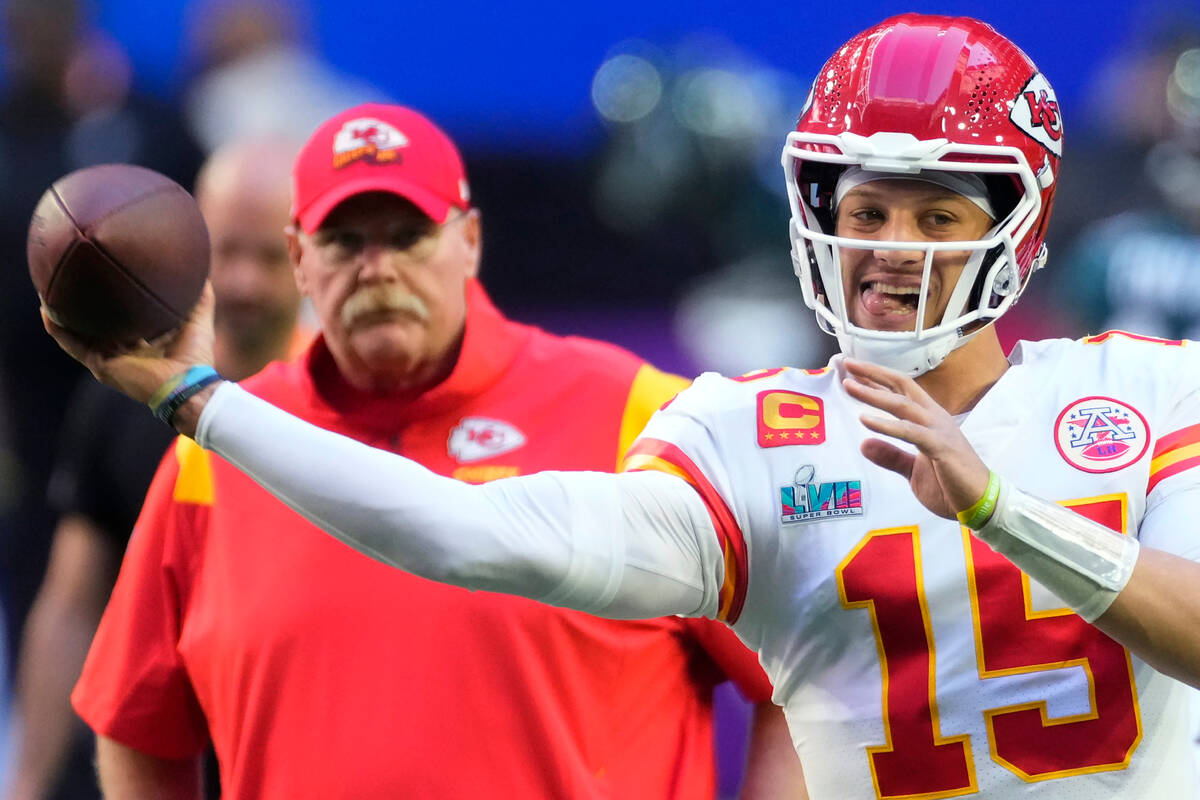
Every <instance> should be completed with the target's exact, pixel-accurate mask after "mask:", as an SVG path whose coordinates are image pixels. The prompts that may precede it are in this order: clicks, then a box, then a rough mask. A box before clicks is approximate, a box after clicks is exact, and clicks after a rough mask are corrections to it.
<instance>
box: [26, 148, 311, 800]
mask: <svg viewBox="0 0 1200 800" xmlns="http://www.w3.org/2000/svg"><path fill="white" fill-rule="evenodd" d="M297 149H298V148H297V147H296V146H293V145H290V144H287V143H284V142H278V141H268V140H259V141H250V142H240V143H234V144H231V145H227V146H226V147H224V148H222V149H220V150H218V151H217V152H215V153H214V154H213V155H212V156H211V157H210V158H209V160H208V161H207V162H206V163H205V165H204V167H203V168H202V169H201V171H200V174H199V175H198V176H197V179H196V200H197V202H198V203H199V205H200V210H201V211H202V212H203V214H204V219H205V221H206V222H207V223H208V229H209V235H210V238H211V240H212V263H211V279H212V283H213V288H214V290H215V293H216V300H217V309H216V339H215V347H214V350H215V356H216V362H217V364H218V365H219V369H220V370H221V371H222V373H223V374H226V375H229V376H231V377H233V378H235V379H241V378H244V377H248V376H250V375H252V374H254V373H255V372H258V371H259V370H260V369H262V368H263V367H264V366H266V364H267V363H268V362H270V361H272V360H274V359H277V358H283V357H286V356H288V355H289V354H291V353H294V352H298V351H299V349H300V348H301V347H302V346H303V345H304V344H305V342H306V341H307V336H306V332H305V330H304V329H303V328H301V327H298V326H297V317H298V314H299V308H300V295H299V292H298V291H297V289H296V283H295V280H294V279H293V277H292V270H291V265H290V263H289V261H288V253H287V244H286V240H285V238H284V235H283V230H284V227H285V226H286V225H287V223H288V221H289V218H290V210H289V209H290V205H291V201H290V194H291V177H290V176H291V165H292V161H293V159H294V157H295V154H296V150H297ZM66 419H67V422H66V427H65V429H64V430H63V432H62V435H61V442H60V447H59V453H58V457H57V460H56V464H55V469H54V473H53V476H52V479H51V484H50V498H49V500H50V503H51V505H52V506H53V508H54V511H55V513H56V514H58V517H59V522H58V526H57V528H56V530H55V533H54V541H53V544H52V547H51V553H50V564H49V567H48V569H47V571H46V577H45V579H44V580H43V583H42V587H41V589H40V591H39V593H38V597H37V599H36V600H35V602H34V605H33V608H32V610H31V611H30V615H29V620H28V622H27V624H26V628H25V635H24V639H23V641H22V646H21V651H20V654H19V662H18V663H19V666H18V672H17V704H18V714H19V717H20V719H23V720H24V721H25V723H24V724H20V723H18V725H19V727H20V731H19V735H18V737H17V744H16V750H17V752H16V762H15V764H14V767H13V770H12V775H11V778H10V780H9V782H8V786H7V787H6V793H5V795H4V797H5V800H43V799H45V798H56V797H61V798H71V799H72V800H86V798H88V797H93V798H98V797H99V790H98V789H97V788H96V781H95V777H94V774H93V771H92V768H91V766H90V763H89V762H90V758H88V757H87V756H86V748H87V747H89V746H90V742H91V736H90V732H89V731H87V729H86V728H85V727H83V726H82V725H80V724H79V722H78V719H77V718H76V716H75V712H74V711H73V710H72V709H71V706H70V702H69V699H68V695H69V694H70V691H71V687H72V686H73V685H74V683H75V681H76V679H78V677H79V672H80V670H81V669H82V667H83V661H84V658H85V656H86V655H87V649H88V645H89V643H90V642H91V639H92V636H93V635H94V634H95V631H96V625H97V624H98V622H99V619H100V614H101V612H103V610H104V605H105V603H106V602H107V600H108V595H109V592H110V591H111V590H112V586H113V582H114V581H115V579H116V573H117V568H118V566H119V565H120V561H121V556H122V555H123V553H124V551H125V545H126V543H127V542H128V539H129V534H130V531H132V529H133V523H134V521H135V520H136V519H137V514H138V511H139V509H140V508H141V503H142V499H143V497H144V496H145V493H146V489H147V487H148V486H149V485H150V479H151V478H152V477H153V475H154V470H155V468H156V467H157V466H158V462H159V460H160V459H161V457H162V454H163V452H164V451H165V450H166V448H167V446H168V444H169V443H170V441H171V439H172V438H173V434H172V432H171V431H170V430H169V429H167V428H165V427H164V426H162V425H159V424H158V423H157V422H155V420H153V419H151V418H149V417H148V416H147V414H146V410H145V408H142V407H141V406H138V405H137V404H134V403H132V402H130V401H128V400H126V399H125V398H124V397H122V396H120V395H118V394H116V393H115V392H112V391H110V390H108V389H105V388H103V387H101V386H100V385H99V384H97V383H96V382H95V381H93V380H91V378H90V376H89V377H88V378H87V379H86V380H84V381H83V382H82V384H81V385H80V388H79V390H78V392H77V393H76V396H75V398H74V400H73V401H72V405H71V407H70V409H69V410H68V413H67V418H66ZM77 734H78V735H77ZM56 787H57V788H56Z"/></svg>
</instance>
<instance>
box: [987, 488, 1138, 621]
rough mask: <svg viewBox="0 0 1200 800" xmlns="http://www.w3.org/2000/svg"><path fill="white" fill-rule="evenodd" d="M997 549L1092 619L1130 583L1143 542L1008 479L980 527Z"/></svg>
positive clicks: (988, 542)
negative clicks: (1140, 544)
mask: <svg viewBox="0 0 1200 800" xmlns="http://www.w3.org/2000/svg"><path fill="white" fill-rule="evenodd" d="M975 535H976V536H978V537H979V538H980V539H982V540H983V541H984V542H985V543H987V544H988V546H990V547H991V548H992V549H993V550H995V551H996V552H997V553H1000V554H1001V555H1002V556H1005V557H1006V558H1008V560H1009V561H1011V562H1013V563H1014V564H1016V565H1017V566H1018V567H1020V568H1021V569H1022V570H1024V571H1025V572H1026V573H1027V574H1028V575H1029V576H1030V577H1031V578H1034V579H1036V580H1037V581H1038V582H1039V583H1041V584H1042V585H1043V586H1045V587H1046V588H1047V589H1049V590H1050V591H1051V592H1053V593H1054V594H1055V595H1057V596H1058V597H1059V598H1060V599H1062V600H1063V601H1064V602H1065V603H1066V604H1067V605H1068V606H1070V607H1071V608H1072V609H1073V610H1074V611H1075V613H1077V614H1079V616H1081V617H1083V618H1084V619H1085V620H1087V621H1088V622H1095V621H1096V620H1097V619H1099V617H1100V615H1102V614H1103V613H1104V612H1105V611H1107V610H1108V607H1109V606H1110V605H1112V602H1113V600H1115V599H1116V597H1117V594H1118V593H1119V592H1120V591H1121V590H1122V589H1124V588H1125V584H1126V583H1128V582H1129V577H1130V575H1132V574H1133V566H1134V564H1135V563H1137V557H1138V551H1139V544H1138V540H1137V539H1135V538H1134V537H1132V536H1122V535H1121V534H1119V533H1117V532H1116V531H1113V530H1110V529H1108V528H1106V527H1105V526H1103V525H1101V524H1100V523H1098V522H1093V521H1092V520H1090V519H1088V518H1087V517H1084V516H1082V515H1080V514H1076V513H1075V512H1074V511H1071V510H1070V509H1069V508H1064V507H1062V506H1060V505H1058V504H1057V503H1051V502H1050V501H1048V500H1042V499H1041V498H1038V497H1034V496H1033V495H1030V494H1026V493H1025V492H1022V491H1021V490H1020V489H1018V488H1016V487H1015V486H1010V485H1009V484H1008V482H1007V481H1004V482H1002V483H1001V485H1000V497H999V499H998V501H997V503H996V510H995V511H994V512H993V513H992V517H991V519H989V520H988V521H987V523H986V524H985V525H984V526H983V527H982V528H980V529H979V530H978V531H976V532H975Z"/></svg>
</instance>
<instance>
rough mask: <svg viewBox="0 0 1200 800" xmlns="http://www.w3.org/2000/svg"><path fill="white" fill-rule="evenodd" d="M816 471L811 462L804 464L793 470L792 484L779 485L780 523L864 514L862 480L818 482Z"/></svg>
mask: <svg viewBox="0 0 1200 800" xmlns="http://www.w3.org/2000/svg"><path fill="white" fill-rule="evenodd" d="M816 472H817V471H816V469H815V468H814V467H813V466H812V465H811V464H805V465H804V466H803V467H800V469H798V470H796V477H795V478H793V479H792V485H791V486H781V487H780V488H779V521H780V522H782V523H784V524H787V523H789V522H811V521H813V520H818V519H828V518H831V517H861V516H862V515H863V497H862V481H861V480H853V481H828V482H826V483H817V481H816Z"/></svg>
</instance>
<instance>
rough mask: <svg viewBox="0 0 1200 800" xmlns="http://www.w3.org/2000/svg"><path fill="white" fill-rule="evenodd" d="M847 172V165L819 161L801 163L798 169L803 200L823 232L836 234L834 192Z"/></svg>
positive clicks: (798, 181)
mask: <svg viewBox="0 0 1200 800" xmlns="http://www.w3.org/2000/svg"><path fill="white" fill-rule="evenodd" d="M845 170H846V165H845V164H825V163H822V162H819V161H801V162H800V166H799V168H798V169H797V173H798V174H797V176H796V177H797V182H796V183H797V186H799V187H800V188H801V190H802V191H803V196H802V197H801V200H803V201H804V203H805V204H806V205H807V206H808V207H809V208H810V209H812V212H813V214H814V215H816V218H817V222H818V223H819V224H820V225H821V230H822V231H824V232H825V233H833V232H834V223H835V221H836V220H835V219H834V209H833V192H834V189H836V188H837V182H838V178H839V177H840V176H841V174H842V173H843V172H844V171H845Z"/></svg>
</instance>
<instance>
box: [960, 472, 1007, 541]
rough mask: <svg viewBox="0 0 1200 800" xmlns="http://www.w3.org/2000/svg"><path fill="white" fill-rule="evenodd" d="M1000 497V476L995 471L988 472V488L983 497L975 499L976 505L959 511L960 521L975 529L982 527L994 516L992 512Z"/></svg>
mask: <svg viewBox="0 0 1200 800" xmlns="http://www.w3.org/2000/svg"><path fill="white" fill-rule="evenodd" d="M999 499H1000V476H999V475H997V474H996V473H994V472H988V484H987V488H986V489H984V490H983V497H980V498H979V499H978V500H976V501H975V505H973V506H971V507H970V508H968V509H966V510H965V511H960V512H958V521H959V522H961V523H962V524H963V525H966V526H967V527H968V528H970V529H971V530H973V531H977V530H979V529H980V528H982V527H983V526H984V525H985V524H986V523H987V521H988V520H989V519H991V517H992V512H993V511H995V510H996V501H997V500H999Z"/></svg>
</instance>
